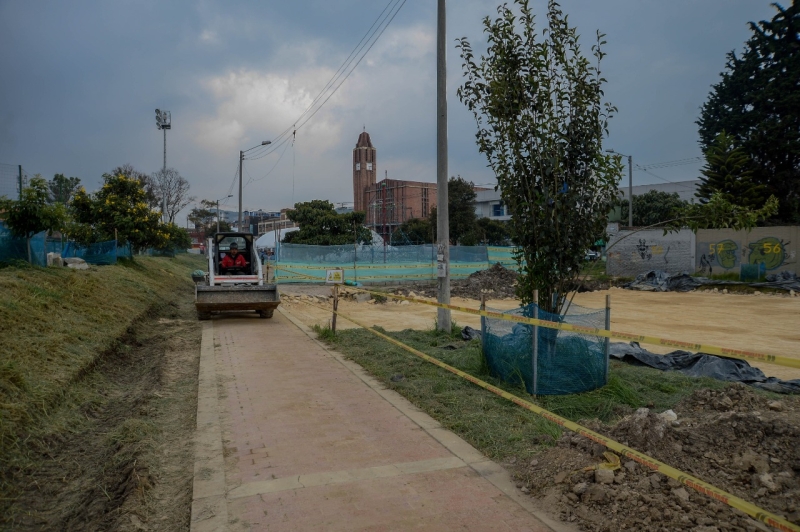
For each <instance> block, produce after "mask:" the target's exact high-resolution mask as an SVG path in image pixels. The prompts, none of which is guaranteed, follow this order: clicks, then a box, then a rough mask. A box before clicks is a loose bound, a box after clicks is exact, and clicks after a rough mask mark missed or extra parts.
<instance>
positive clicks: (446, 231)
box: [436, 0, 451, 333]
mask: <svg viewBox="0 0 800 532" xmlns="http://www.w3.org/2000/svg"><path fill="white" fill-rule="evenodd" d="M446 7H447V6H446V1H445V0H439V3H438V16H437V24H436V26H437V28H436V188H437V198H436V199H437V201H436V231H437V236H438V242H437V244H438V245H437V248H438V250H437V256H436V262H437V264H436V275H437V279H438V281H439V283H438V284H439V293H438V296H439V297H438V301H439V303H443V304H446V305H449V304H450V219H449V212H448V208H447V19H446ZM436 317H437V320H436V323H437V325H438V328H439V330H440V331H446V332H448V333H449V332H450V328H451V321H450V309H444V308H439V309H437V314H436Z"/></svg>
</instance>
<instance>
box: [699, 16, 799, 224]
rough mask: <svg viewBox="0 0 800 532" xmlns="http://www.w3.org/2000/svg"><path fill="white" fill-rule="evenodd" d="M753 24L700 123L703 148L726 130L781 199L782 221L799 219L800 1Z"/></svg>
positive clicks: (762, 181) (763, 182) (757, 180)
mask: <svg viewBox="0 0 800 532" xmlns="http://www.w3.org/2000/svg"><path fill="white" fill-rule="evenodd" d="M772 5H773V6H774V7H775V9H776V10H777V11H778V12H777V13H776V14H775V16H774V17H773V18H772V20H771V21H769V22H767V21H761V22H759V23H758V24H756V23H753V22H751V23H750V29H751V31H752V32H753V35H752V36H751V37H750V39H749V40H748V41H747V42H746V43H745V46H744V50H743V51H742V53H741V55H737V54H736V53H735V52H733V51H732V52H730V53H729V54H728V55H727V61H726V63H725V71H724V72H722V73H721V74H720V75H721V77H722V79H721V80H720V82H719V83H717V84H716V85H714V86H713V88H712V91H711V93H710V94H709V96H708V100H707V101H706V103H705V104H704V105H703V108H702V111H701V114H700V118H699V120H698V121H697V125H698V126H700V129H699V132H700V145H701V146H702V148H703V151H708V150H709V149H710V148H712V147H713V146H714V143H715V142H716V140H717V136H718V135H719V134H720V133H721V132H722V131H726V132H727V133H728V134H729V135H730V136H732V137H733V138H734V139H735V144H736V145H738V146H741V148H742V149H743V150H744V152H745V153H746V154H747V155H748V156H749V157H750V158H751V159H752V161H753V164H754V172H753V181H754V182H755V183H756V184H760V185H765V186H766V187H767V189H766V194H772V195H775V196H776V197H778V198H779V200H780V209H779V213H778V219H779V220H781V221H783V222H788V223H798V222H800V105H798V100H797V92H798V91H797V87H798V84H800V40H798V31H800V4H798V2H797V1H796V0H793V1H792V5H791V6H790V7H788V8H783V7H781V6H780V5H779V4H772Z"/></svg>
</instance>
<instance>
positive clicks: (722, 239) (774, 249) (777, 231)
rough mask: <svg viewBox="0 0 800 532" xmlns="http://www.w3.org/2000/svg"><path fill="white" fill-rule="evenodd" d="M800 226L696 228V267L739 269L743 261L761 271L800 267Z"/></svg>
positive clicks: (711, 270) (716, 271)
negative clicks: (746, 228)
mask: <svg viewBox="0 0 800 532" xmlns="http://www.w3.org/2000/svg"><path fill="white" fill-rule="evenodd" d="M798 241H800V227H796V226H791V227H758V228H756V229H753V230H752V231H749V232H747V231H733V230H730V229H701V230H700V231H698V232H697V249H696V251H695V262H696V264H695V270H696V271H698V272H700V273H703V274H705V275H709V274H722V273H739V272H740V271H741V267H742V265H750V266H758V267H759V269H760V270H761V271H766V272H767V273H770V272H778V271H784V270H787V271H791V272H795V273H797V274H799V275H800V269H798V263H797V259H798V256H797V255H798Z"/></svg>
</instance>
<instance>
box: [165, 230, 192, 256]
mask: <svg viewBox="0 0 800 532" xmlns="http://www.w3.org/2000/svg"><path fill="white" fill-rule="evenodd" d="M161 230H162V231H163V232H164V233H166V239H165V240H164V241H163V242H162V244H161V246H160V247H159V248H158V249H161V250H170V251H177V250H179V249H183V250H186V249H189V248H191V247H192V237H191V236H189V232H188V231H187V230H186V229H184V228H183V227H179V226H177V225H175V224H161Z"/></svg>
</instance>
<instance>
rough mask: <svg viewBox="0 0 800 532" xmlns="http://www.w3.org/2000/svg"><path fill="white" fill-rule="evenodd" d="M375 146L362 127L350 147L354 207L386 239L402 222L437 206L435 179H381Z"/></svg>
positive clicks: (426, 213)
mask: <svg viewBox="0 0 800 532" xmlns="http://www.w3.org/2000/svg"><path fill="white" fill-rule="evenodd" d="M377 174H378V160H377V150H376V149H375V146H373V145H372V140H371V139H370V137H369V133H367V132H366V131H363V132H362V133H361V134H360V135H359V136H358V142H356V147H355V148H354V149H353V210H354V211H361V212H364V213H366V216H367V217H366V225H367V227H369V228H370V229H372V230H374V231H375V232H376V233H378V234H379V235H381V236H382V237H383V238H384V239H385V240H387V241H388V240H389V235H391V234H392V232H393V231H394V230H395V229H396V228H397V227H398V226H399V225H400V224H402V223H403V222H405V221H407V220H411V219H413V218H427V217H428V215H429V214H430V212H431V209H432V208H433V207H435V206H436V183H426V182H422V181H403V180H399V179H388V177H387V178H385V179H382V180H381V181H377V182H376V176H377Z"/></svg>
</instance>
